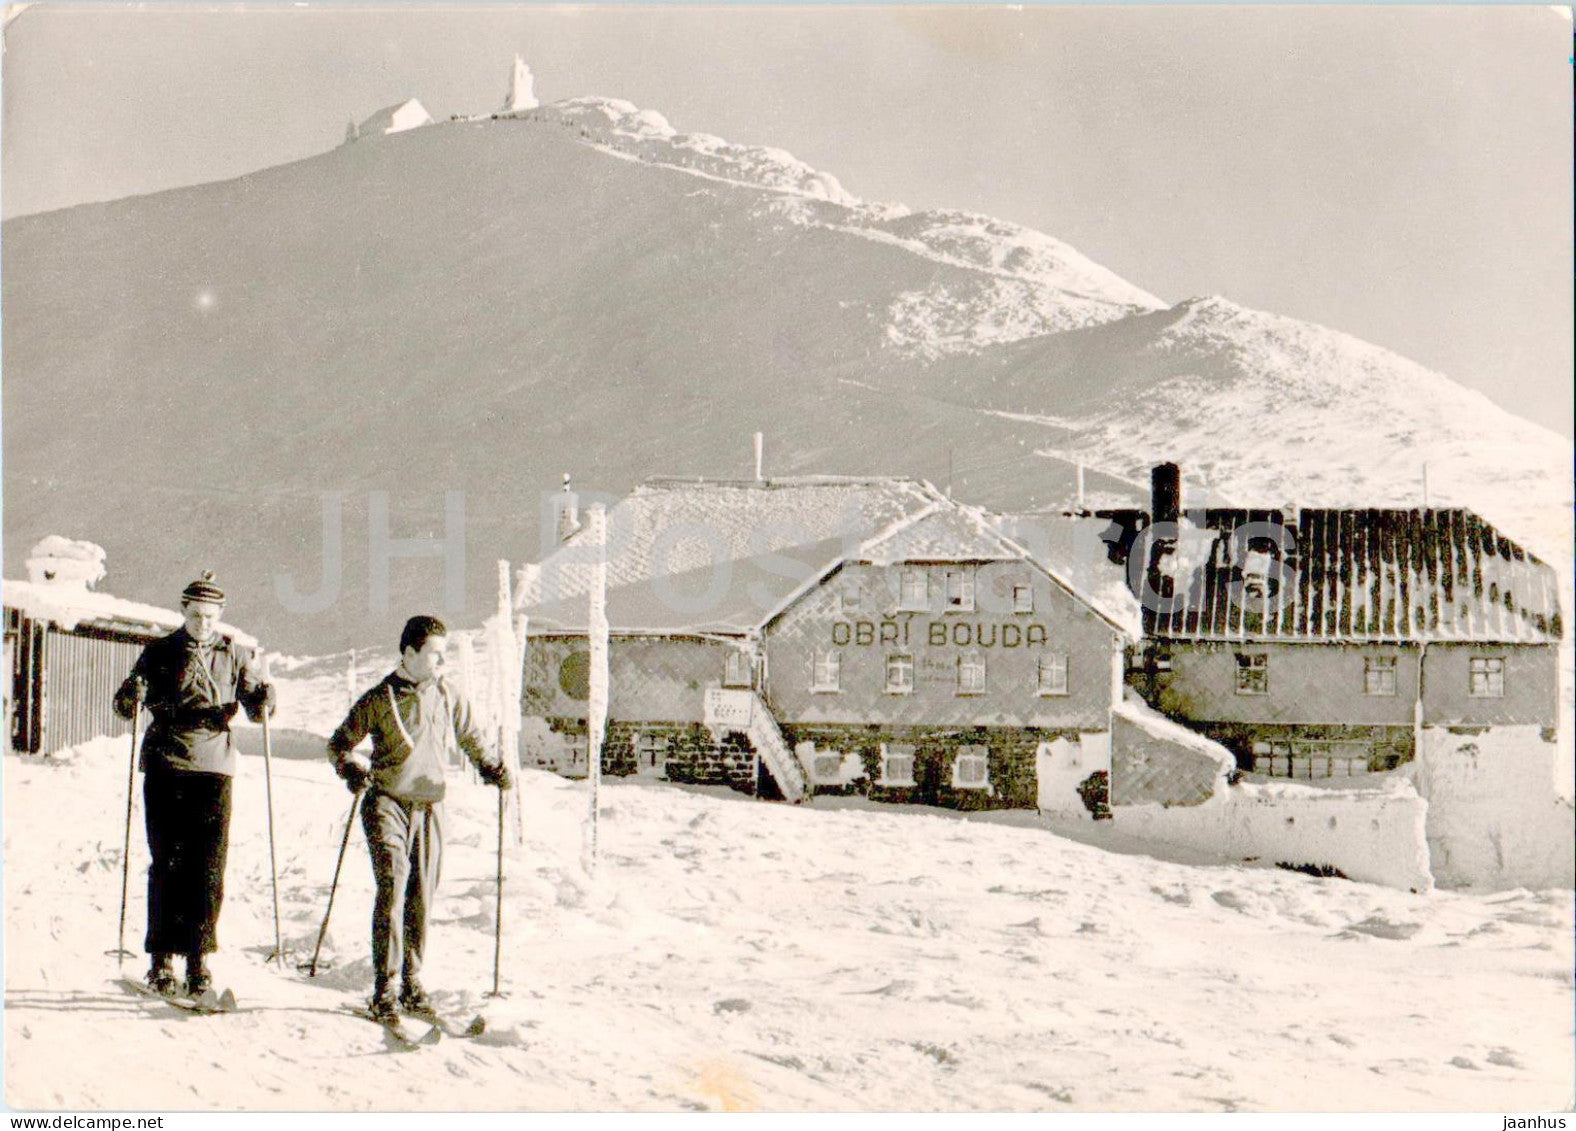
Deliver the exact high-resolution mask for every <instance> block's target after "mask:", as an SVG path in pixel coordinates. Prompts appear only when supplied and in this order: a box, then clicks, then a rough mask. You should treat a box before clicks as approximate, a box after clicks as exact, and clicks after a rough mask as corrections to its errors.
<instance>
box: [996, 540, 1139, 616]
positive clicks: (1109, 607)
mask: <svg viewBox="0 0 1576 1131" xmlns="http://www.w3.org/2000/svg"><path fill="white" fill-rule="evenodd" d="M991 521H992V523H993V524H994V525H995V527H996V529H997V530H999V531H1001V533H1002V534H1003V535H1004V536H1005V537H1007V538H1009V539H1011V540H1012V542H1013V543H1014V544H1015V545H1017V546H1020V547H1021V548H1022V549H1023V550H1024V551H1025V552H1026V553H1027V554H1028V556H1029V558H1030V559H1031V560H1032V561H1034V562H1035V563H1037V564H1038V565H1039V566H1040V567H1041V568H1042V569H1044V570H1045V571H1046V572H1047V573H1049V574H1050V575H1051V576H1052V577H1054V578H1056V579H1058V580H1059V581H1061V583H1062V584H1063V585H1064V586H1066V587H1067V588H1068V589H1069V590H1071V591H1072V592H1074V593H1076V594H1077V595H1078V596H1079V597H1080V598H1082V599H1083V600H1084V601H1085V602H1087V603H1088V604H1089V605H1091V606H1092V607H1093V608H1094V609H1095V610H1096V611H1098V612H1100V613H1101V614H1102V615H1103V616H1105V618H1106V619H1107V620H1109V621H1111V622H1112V623H1113V624H1115V625H1117V626H1118V627H1119V628H1121V629H1122V631H1123V632H1125V633H1127V635H1128V636H1129V637H1130V638H1131V639H1133V640H1135V641H1136V640H1139V639H1141V638H1142V637H1143V620H1142V610H1141V609H1140V608H1139V604H1138V598H1137V597H1135V596H1134V595H1133V591H1132V590H1131V589H1129V588H1128V586H1127V580H1126V573H1125V570H1124V567H1123V566H1122V565H1121V564H1120V563H1117V562H1113V561H1112V560H1111V546H1110V544H1109V543H1108V542H1107V537H1108V536H1112V532H1113V529H1115V530H1116V531H1117V532H1118V533H1119V531H1120V528H1113V526H1112V524H1111V523H1110V522H1109V521H1108V520H1106V519H1100V518H1094V517H1092V516H1087V515H1081V516H1080V515H1063V514H1004V515H992V516H991Z"/></svg>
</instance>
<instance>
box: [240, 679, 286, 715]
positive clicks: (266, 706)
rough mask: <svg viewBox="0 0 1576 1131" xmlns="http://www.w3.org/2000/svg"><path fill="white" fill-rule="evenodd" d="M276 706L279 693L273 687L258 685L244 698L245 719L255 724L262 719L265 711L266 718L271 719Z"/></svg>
mask: <svg viewBox="0 0 1576 1131" xmlns="http://www.w3.org/2000/svg"><path fill="white" fill-rule="evenodd" d="M278 706H279V692H278V691H276V690H275V689H274V685H273V684H271V683H259V684H258V685H257V686H256V687H255V688H253V689H252V693H251V694H250V695H248V696H247V698H246V717H247V718H249V719H251V720H252V721H253V722H254V723H255V722H258V721H260V720H261V719H262V717H263V712H265V711H266V712H267V713H268V717H269V718H273V715H274V711H275V710H276V709H277V708H278Z"/></svg>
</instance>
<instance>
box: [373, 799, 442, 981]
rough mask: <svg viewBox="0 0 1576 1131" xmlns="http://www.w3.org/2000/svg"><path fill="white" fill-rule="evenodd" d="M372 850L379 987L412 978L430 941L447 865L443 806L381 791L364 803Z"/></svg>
mask: <svg viewBox="0 0 1576 1131" xmlns="http://www.w3.org/2000/svg"><path fill="white" fill-rule="evenodd" d="M361 827H362V829H364V830H365V831H366V834H367V848H368V849H369V850H370V852H371V854H372V875H373V878H374V879H376V880H377V885H378V894H377V899H376V900H375V901H374V902H373V904H372V973H373V975H374V977H376V978H377V981H378V985H379V986H380V987H381V986H384V985H388V984H390V983H392V982H393V980H394V979H395V978H398V977H404V978H413V977H415V976H416V974H417V973H419V972H420V970H421V954H422V949H423V948H424V947H425V945H426V942H427V909H428V908H429V907H430V906H431V905H432V898H433V894H434V893H435V892H436V891H437V889H438V874H439V871H440V869H441V867H442V864H443V822H442V808H441V807H440V806H437V805H419V804H415V803H413V802H409V801H399V800H396V799H395V798H392V797H390V796H389V795H388V794H386V793H380V792H378V791H377V790H372V791H370V792H368V794H367V795H366V798H365V799H364V800H363V801H362V802H361Z"/></svg>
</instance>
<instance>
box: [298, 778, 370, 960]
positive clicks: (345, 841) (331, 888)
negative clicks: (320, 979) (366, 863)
mask: <svg viewBox="0 0 1576 1131" xmlns="http://www.w3.org/2000/svg"><path fill="white" fill-rule="evenodd" d="M362 792H363V790H361V789H358V790H356V795H355V796H354V797H352V798H351V799H350V816H349V817H348V818H347V819H346V820H345V835H344V836H343V837H342V838H340V841H339V859H338V860H336V861H334V881H333V883H331V884H329V885H328V910H327V911H324V912H323V927H322V929H321V930H319V931H318V932H317V946H316V947H314V948H313V950H312V961H311V962H310V963H309V964H308V965H307V966H306V967H305V969H306V976H307V977H308V978H315V977H317V956H318V955H319V954H321V953H322V952H323V936H324V935H326V934H328V917H329V916H330V915H332V914H333V913H334V893H335V892H336V891H338V890H339V870H340V869H341V868H343V867H344V866H345V849H346V848H348V847H350V830H351V827H352V826H354V825H355V823H356V806H357V805H358V804H360V802H361V794H362Z"/></svg>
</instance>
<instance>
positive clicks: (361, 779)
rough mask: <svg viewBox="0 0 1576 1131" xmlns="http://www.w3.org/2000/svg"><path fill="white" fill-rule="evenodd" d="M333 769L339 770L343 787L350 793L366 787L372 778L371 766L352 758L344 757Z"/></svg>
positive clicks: (358, 791)
mask: <svg viewBox="0 0 1576 1131" xmlns="http://www.w3.org/2000/svg"><path fill="white" fill-rule="evenodd" d="M335 769H337V770H338V771H339V776H340V777H341V778H343V779H344V781H345V788H346V789H348V790H350V792H351V793H360V792H361V791H362V790H364V789H366V788H367V782H369V781H371V780H372V770H371V768H370V767H368V766H364V765H362V764H361V763H360V762H358V761H356V760H355V759H353V758H346V759H345V760H344V761H342V762H340V763H339V765H338V766H336V767H335Z"/></svg>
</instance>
